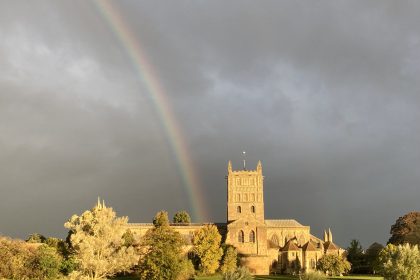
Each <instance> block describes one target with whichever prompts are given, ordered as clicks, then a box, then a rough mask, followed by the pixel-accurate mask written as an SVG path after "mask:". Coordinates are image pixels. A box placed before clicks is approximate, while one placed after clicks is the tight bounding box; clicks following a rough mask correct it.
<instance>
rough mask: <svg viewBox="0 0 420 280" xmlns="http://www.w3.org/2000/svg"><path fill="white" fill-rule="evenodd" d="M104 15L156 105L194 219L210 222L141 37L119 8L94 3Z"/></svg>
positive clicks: (178, 129) (104, 1) (103, 0)
mask: <svg viewBox="0 0 420 280" xmlns="http://www.w3.org/2000/svg"><path fill="white" fill-rule="evenodd" d="M94 3H95V4H96V7H97V8H98V10H99V11H100V14H101V16H102V17H103V18H104V19H105V21H106V22H107V23H108V25H109V27H110V28H111V29H112V31H113V32H114V34H115V35H116V36H117V37H118V39H119V41H120V42H121V44H122V46H123V47H124V49H125V50H126V52H127V54H128V56H129V57H130V59H131V61H132V63H133V66H134V67H135V69H136V72H137V75H138V77H139V79H140V80H141V81H142V82H143V83H144V85H145V86H146V88H147V92H148V94H149V95H150V98H151V100H152V102H153V105H154V107H155V110H156V112H157V115H158V117H159V119H160V121H161V123H162V125H163V128H164V131H165V133H166V136H167V137H168V139H169V141H168V142H169V143H170V144H169V145H170V148H171V150H172V151H173V153H174V157H175V160H176V162H177V166H178V168H179V171H180V173H181V176H182V180H183V184H184V187H185V190H186V193H187V196H188V200H189V203H190V207H191V208H192V209H191V210H192V213H191V216H192V219H193V220H195V221H203V220H207V219H208V215H207V207H206V204H205V200H204V199H203V195H202V193H201V187H200V182H199V179H198V178H197V176H196V174H197V173H196V172H195V170H194V166H193V164H192V162H191V157H190V156H189V153H188V149H187V147H186V141H185V139H184V137H183V133H182V130H181V127H180V126H179V124H178V123H177V121H176V118H175V115H174V113H173V112H172V109H171V105H170V103H169V101H168V99H167V98H166V95H167V94H166V92H165V89H164V87H163V85H162V83H161V82H160V81H159V77H158V75H157V74H156V71H155V70H154V69H153V65H152V64H151V63H150V62H149V61H148V59H147V55H146V53H145V52H144V50H143V48H142V46H141V44H140V40H139V39H138V38H137V36H138V35H137V34H134V33H133V32H132V31H131V29H130V27H129V25H128V24H127V23H126V22H125V21H124V18H123V17H122V15H121V13H120V12H119V10H118V8H117V7H116V6H115V5H114V4H113V3H115V2H111V1H108V0H96V1H94Z"/></svg>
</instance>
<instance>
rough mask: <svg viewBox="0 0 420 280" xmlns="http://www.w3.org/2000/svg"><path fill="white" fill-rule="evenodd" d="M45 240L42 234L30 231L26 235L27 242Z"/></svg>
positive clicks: (41, 241)
mask: <svg viewBox="0 0 420 280" xmlns="http://www.w3.org/2000/svg"><path fill="white" fill-rule="evenodd" d="M45 240H47V239H46V238H45V236H43V235H42V234H39V233H32V234H30V235H29V236H28V239H26V242H28V243H44V242H45Z"/></svg>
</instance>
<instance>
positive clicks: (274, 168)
mask: <svg viewBox="0 0 420 280" xmlns="http://www.w3.org/2000/svg"><path fill="white" fill-rule="evenodd" d="M114 4H118V9H119V10H120V12H121V15H122V16H123V18H124V20H125V22H126V24H127V26H129V28H130V29H131V30H132V32H133V34H135V36H136V39H137V40H139V41H140V42H141V44H142V45H143V50H144V53H145V54H146V56H147V58H148V60H149V62H150V63H151V64H152V65H153V67H154V68H155V70H156V75H157V77H158V79H159V81H160V83H161V84H162V86H163V87H164V88H165V89H166V95H167V96H166V97H167V99H168V100H169V103H170V106H171V107H172V109H173V111H174V114H175V116H176V120H177V122H178V123H179V125H180V127H181V129H182V131H183V135H184V138H185V139H186V145H187V147H188V150H189V153H190V155H191V160H192V162H193V164H194V166H195V167H196V170H197V176H198V177H199V179H200V181H201V183H202V189H201V191H200V192H201V193H202V194H203V196H204V197H205V199H206V201H207V206H208V209H209V217H208V219H209V220H210V221H224V220H225V212H226V210H225V200H226V197H225V194H226V191H225V187H226V186H225V179H224V177H225V175H226V167H227V161H228V160H233V165H234V167H235V168H240V165H241V152H242V150H246V151H247V157H248V165H250V166H253V165H256V163H257V161H258V160H261V161H262V163H263V172H264V175H265V204H266V217H267V218H279V219H280V218H294V219H296V220H298V221H300V222H301V223H303V224H307V225H310V226H311V228H312V231H313V232H314V233H315V234H317V235H319V236H320V235H321V231H322V230H323V229H324V228H327V227H331V228H332V229H333V234H334V237H335V241H336V242H337V243H338V244H339V245H341V246H347V245H348V243H349V241H350V239H353V238H356V239H360V240H361V241H362V243H363V245H364V246H368V245H369V244H370V243H372V242H374V241H378V242H381V243H384V242H385V241H386V240H387V239H388V236H389V234H388V233H389V229H390V226H391V224H393V223H394V221H395V220H396V219H397V218H398V217H399V216H401V215H403V214H405V213H406V212H408V211H412V210H420V207H419V200H420V185H419V182H420V149H419V143H420V125H419V121H420V110H419V107H420V79H419V77H420V16H419V15H420V4H419V2H418V1H257V2H256V1H118V2H114ZM0 61H1V63H0V232H1V233H2V234H5V235H10V236H13V237H21V238H24V237H26V236H27V235H28V234H30V233H32V232H40V233H43V234H45V235H48V236H49V235H53V236H60V237H63V236H65V229H64V227H63V224H64V222H65V221H66V220H67V219H68V218H69V217H70V216H71V215H72V214H75V213H81V212H82V211H84V210H85V209H88V208H90V207H91V206H92V205H93V204H94V203H95V201H96V198H97V196H98V195H99V196H101V197H102V198H104V199H105V200H106V201H107V203H108V204H109V205H111V206H113V207H114V209H116V211H117V213H118V214H119V215H127V216H129V218H130V221H132V222H147V221H150V220H151V219H152V217H153V215H154V214H155V213H156V211H158V210H160V209H167V210H168V211H169V212H170V213H171V214H173V213H174V212H175V211H176V210H182V209H186V210H188V211H192V209H191V205H190V203H189V201H188V199H187V193H186V190H185V187H184V186H183V181H182V177H181V174H180V173H179V168H178V167H177V162H176V160H175V159H174V156H173V155H174V153H173V151H172V150H171V148H170V146H169V145H168V144H169V141H170V140H169V139H168V138H167V134H166V133H165V130H164V126H163V125H162V123H161V121H160V119H159V117H158V112H157V111H156V108H155V107H154V105H153V102H152V100H151V97H150V94H149V93H148V91H147V87H146V85H145V84H144V81H142V80H141V79H139V76H138V75H137V72H136V68H135V67H134V66H133V62H132V60H131V58H130V56H129V55H128V53H127V51H126V49H125V48H124V46H123V45H122V43H121V41H119V39H118V36H116V34H115V33H114V32H113V31H112V29H111V28H110V26H109V24H108V23H107V22H106V20H105V18H104V17H103V16H102V15H101V13H100V11H99V9H98V6H97V5H95V4H94V3H93V2H86V1H60V2H56V1H51V2H44V1H36V2H34V1H19V2H16V1H1V2H0Z"/></svg>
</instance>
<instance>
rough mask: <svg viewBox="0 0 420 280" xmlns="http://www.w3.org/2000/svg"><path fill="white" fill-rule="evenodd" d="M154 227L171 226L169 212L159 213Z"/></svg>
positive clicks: (154, 221)
mask: <svg viewBox="0 0 420 280" xmlns="http://www.w3.org/2000/svg"><path fill="white" fill-rule="evenodd" d="M153 225H154V226H155V227H156V228H160V227H168V226H169V219H168V212H166V211H163V210H162V211H159V212H157V213H156V215H155V217H154V218H153Z"/></svg>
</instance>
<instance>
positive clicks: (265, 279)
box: [195, 275, 383, 280]
mask: <svg viewBox="0 0 420 280" xmlns="http://www.w3.org/2000/svg"><path fill="white" fill-rule="evenodd" d="M195 279H196V280H221V279H222V277H221V276H211V277H196V278H195ZM254 279H255V280H270V279H272V280H297V279H299V277H296V276H288V275H276V276H274V275H270V276H255V277H254ZM329 279H346V280H383V277H378V276H359V275H354V276H342V277H330V278H329Z"/></svg>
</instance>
